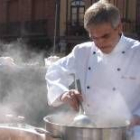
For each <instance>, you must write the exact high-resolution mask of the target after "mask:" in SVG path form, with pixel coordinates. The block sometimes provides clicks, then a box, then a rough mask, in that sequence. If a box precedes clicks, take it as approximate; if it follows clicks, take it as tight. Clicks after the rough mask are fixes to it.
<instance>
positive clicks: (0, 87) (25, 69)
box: [0, 41, 49, 126]
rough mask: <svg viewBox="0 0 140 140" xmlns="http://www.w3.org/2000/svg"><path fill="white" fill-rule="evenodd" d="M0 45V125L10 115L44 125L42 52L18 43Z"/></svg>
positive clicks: (45, 105) (45, 108)
mask: <svg viewBox="0 0 140 140" xmlns="http://www.w3.org/2000/svg"><path fill="white" fill-rule="evenodd" d="M0 46H1V50H0V55H1V57H0V106H1V107H0V114H1V116H0V123H7V117H6V116H7V115H8V114H9V115H10V114H11V115H13V116H14V117H15V118H17V117H18V116H24V117H25V122H26V123H28V124H30V125H37V126H40V125H44V122H43V117H44V116H46V115H47V114H48V113H49V107H48V106H47V98H46V94H47V90H46V81H45V73H46V68H45V67H44V57H45V54H44V52H39V53H38V52H35V51H34V50H30V49H28V48H30V46H27V45H26V44H25V43H24V42H18V41H16V42H12V43H10V44H5V43H2V42H0ZM11 121H13V120H11Z"/></svg>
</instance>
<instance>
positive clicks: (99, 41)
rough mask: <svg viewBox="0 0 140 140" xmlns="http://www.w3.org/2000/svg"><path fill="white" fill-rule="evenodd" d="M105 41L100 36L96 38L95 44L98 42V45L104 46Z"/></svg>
mask: <svg viewBox="0 0 140 140" xmlns="http://www.w3.org/2000/svg"><path fill="white" fill-rule="evenodd" d="M104 43H105V41H104V39H103V38H98V39H96V40H95V44H97V45H98V46H102V45H104Z"/></svg>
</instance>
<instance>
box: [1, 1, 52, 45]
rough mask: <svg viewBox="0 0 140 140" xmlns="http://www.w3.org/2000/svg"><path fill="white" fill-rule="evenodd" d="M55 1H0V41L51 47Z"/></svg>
mask: <svg viewBox="0 0 140 140" xmlns="http://www.w3.org/2000/svg"><path fill="white" fill-rule="evenodd" d="M54 17H55V0H0V39H1V40H4V41H13V40H18V39H22V40H24V41H26V42H27V43H29V44H31V45H33V46H41V47H45V46H46V45H52V38H53V36H54V22H55V18H54Z"/></svg>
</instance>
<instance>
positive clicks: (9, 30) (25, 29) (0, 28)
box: [0, 20, 47, 37]
mask: <svg viewBox="0 0 140 140" xmlns="http://www.w3.org/2000/svg"><path fill="white" fill-rule="evenodd" d="M36 35H38V36H40V35H42V36H44V35H45V36H46V35H47V20H36V21H25V22H9V23H1V24H0V37H26V36H36Z"/></svg>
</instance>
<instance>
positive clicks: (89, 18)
mask: <svg viewBox="0 0 140 140" xmlns="http://www.w3.org/2000/svg"><path fill="white" fill-rule="evenodd" d="M103 23H110V24H111V26H112V27H113V28H115V27H117V26H118V24H119V23H120V12H119V9H118V8H117V7H115V6H114V5H113V4H111V3H108V2H102V1H98V2H96V3H94V4H93V5H91V6H90V7H89V8H88V9H87V10H86V12H85V15H84V27H85V29H87V27H88V26H90V25H98V24H103Z"/></svg>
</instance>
